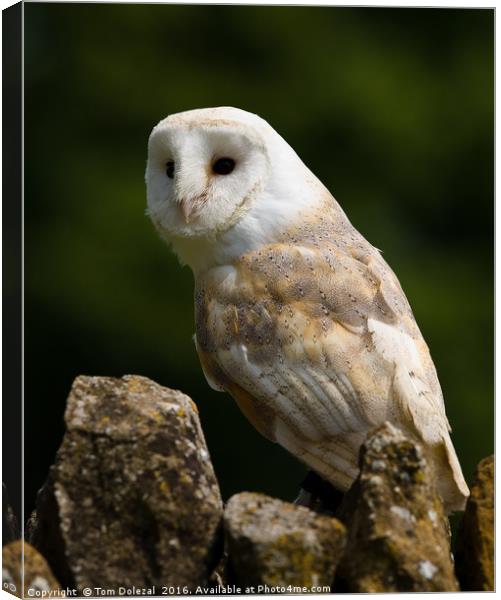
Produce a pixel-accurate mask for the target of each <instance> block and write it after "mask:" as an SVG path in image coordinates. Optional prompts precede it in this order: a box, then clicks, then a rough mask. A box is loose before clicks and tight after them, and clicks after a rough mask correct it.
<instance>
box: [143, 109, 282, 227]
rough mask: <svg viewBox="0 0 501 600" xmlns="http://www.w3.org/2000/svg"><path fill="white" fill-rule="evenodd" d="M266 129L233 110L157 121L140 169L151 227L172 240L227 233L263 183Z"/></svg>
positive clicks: (266, 161)
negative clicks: (146, 163) (144, 169)
mask: <svg viewBox="0 0 501 600" xmlns="http://www.w3.org/2000/svg"><path fill="white" fill-rule="evenodd" d="M267 129H271V128H270V127H269V126H268V125H267V123H266V122H265V121H263V120H262V119H260V118H259V117H258V116H257V115H252V114H250V113H247V112H245V111H242V110H239V109H235V108H212V109H202V110H192V111H188V112H183V113H178V114H174V115H171V116H169V117H167V118H166V119H164V120H163V121H161V122H160V123H159V124H158V125H157V126H156V127H155V128H154V129H153V131H152V133H151V136H150V140H149V145H148V165H147V169H146V184H147V197H148V213H149V215H150V217H151V218H152V220H153V222H154V223H155V225H156V226H157V228H158V229H160V230H161V231H163V232H164V233H166V234H167V235H168V234H169V233H171V234H174V235H176V236H204V235H213V234H214V233H217V232H218V231H221V230H224V229H227V228H228V227H229V226H230V225H231V223H232V222H234V221H235V220H236V219H237V218H238V215H239V213H240V212H241V211H243V210H245V208H246V205H248V204H249V203H251V202H252V198H253V196H255V195H256V193H258V191H259V190H260V189H262V187H263V186H264V185H265V183H266V180H267V174H268V172H269V168H270V157H269V154H268V147H267V146H268V145H267V143H266V140H265V138H266V137H268V136H269V132H268V131H267ZM267 134H268V136H267Z"/></svg>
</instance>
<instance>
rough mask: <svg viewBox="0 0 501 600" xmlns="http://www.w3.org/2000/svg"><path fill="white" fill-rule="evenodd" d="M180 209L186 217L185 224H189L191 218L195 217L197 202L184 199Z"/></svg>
mask: <svg viewBox="0 0 501 600" xmlns="http://www.w3.org/2000/svg"><path fill="white" fill-rule="evenodd" d="M179 208H180V209H181V213H182V215H183V217H184V221H185V223H189V222H190V220H191V218H192V217H193V213H195V209H196V202H194V201H190V200H188V199H186V198H184V199H183V200H181V202H180V203H179Z"/></svg>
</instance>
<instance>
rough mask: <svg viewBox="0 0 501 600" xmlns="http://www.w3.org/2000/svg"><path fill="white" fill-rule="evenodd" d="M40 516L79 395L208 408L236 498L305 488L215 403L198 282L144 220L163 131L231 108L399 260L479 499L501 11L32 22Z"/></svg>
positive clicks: (32, 263) (28, 206)
mask: <svg viewBox="0 0 501 600" xmlns="http://www.w3.org/2000/svg"><path fill="white" fill-rule="evenodd" d="M24 10H25V26H26V30H25V43H26V47H25V78H26V80H25V111H26V117H25V244H26V249H25V380H26V384H25V394H26V396H25V397H26V405H25V406H26V411H25V418H26V435H25V440H26V444H27V446H26V455H25V458H26V469H25V474H26V508H27V509H29V508H31V507H32V505H33V501H34V496H35V492H36V490H37V489H38V487H39V486H40V485H41V484H42V483H43V481H44V480H45V477H46V475H47V470H48V467H49V465H50V464H51V463H52V460H53V457H54V454H55V452H56V450H57V448H58V446H59V444H60V442H61V438H62V435H63V411H64V405H65V399H66V396H67V393H68V391H69V389H70V386H71V383H72V380H73V379H74V377H75V376H76V375H78V374H81V373H85V374H95V375H116V376H120V375H122V374H125V373H138V374H142V375H146V376H148V377H151V378H153V379H155V380H156V381H158V382H160V383H162V384H164V385H167V386H170V387H174V388H179V389H181V390H183V391H184V392H186V393H188V394H189V395H191V396H192V397H193V398H194V399H195V400H196V402H197V404H198V406H199V408H200V413H201V418H202V424H203V427H204V430H205V433H206V438H207V442H208V445H209V449H210V452H211V455H212V459H213V462H214V466H215V469H216V473H217V475H218V477H219V481H220V484H221V488H222V492H223V496H224V498H225V499H226V498H228V497H229V496H230V495H231V494H233V493H234V492H238V491H242V490H256V491H263V492H266V493H269V494H272V495H276V496H279V497H282V498H284V499H293V498H294V496H295V494H296V492H297V490H298V485H299V483H300V481H301V479H302V477H303V475H304V473H305V471H306V470H305V468H304V467H303V466H301V465H300V464H299V463H297V462H296V461H295V459H293V458H292V457H290V456H288V455H287V453H286V452H285V451H283V450H282V449H281V448H280V447H278V446H276V445H274V444H271V443H269V442H268V441H266V440H265V439H263V438H261V437H260V436H259V434H258V433H256V432H255V431H254V430H253V428H252V427H251V425H250V424H248V423H247V422H246V421H245V419H244V417H243V416H242V415H241V414H240V413H239V411H238V409H237V407H236V406H235V404H234V402H233V401H232V399H231V398H230V397H229V396H227V395H222V394H218V393H216V392H213V391H212V390H211V389H210V388H209V387H208V385H207V384H206V382H205V380H204V377H203V374H202V371H201V369H200V367H199V363H198V359H197V356H196V353H195V348H194V345H193V342H192V333H193V331H194V324H193V306H192V288H193V284H192V276H191V272H190V271H189V270H188V269H187V268H181V267H180V266H179V265H178V264H177V261H176V259H175V257H174V256H173V255H172V254H171V253H170V251H169V249H168V248H167V247H166V246H165V245H164V244H163V243H162V242H161V241H160V240H159V238H158V236H157V234H156V233H155V231H154V230H153V227H152V226H151V224H150V222H149V220H148V218H147V217H146V216H145V186H144V181H143V177H144V168H145V160H146V145H147V139H148V135H149V133H150V130H151V128H152V127H153V125H154V124H156V123H157V122H158V121H159V120H160V119H162V118H163V117H165V116H166V115H167V114H169V113H173V112H177V111H182V110H187V109H191V108H200V107H207V106H218V105H233V106H238V107H240V108H243V109H246V110H250V111H252V112H256V113H258V114H260V115H261V116H262V117H264V118H265V119H266V120H268V121H269V122H270V123H271V124H272V125H273V126H274V127H275V129H277V130H278V131H279V132H280V133H281V134H282V135H283V136H284V137H285V138H286V139H287V141H288V142H289V143H290V144H291V145H292V146H293V147H294V148H295V149H296V150H297V152H298V153H299V155H300V156H301V157H302V158H303V160H304V161H305V162H306V164H307V165H308V166H309V167H310V168H311V169H312V170H313V171H314V172H315V173H316V174H317V175H318V176H319V177H320V179H321V180H322V181H323V182H324V183H325V184H326V185H327V187H328V188H329V189H330V190H331V191H332V192H333V193H334V195H335V196H336V198H337V199H338V201H339V202H340V203H341V205H342V206H343V208H344V209H345V211H346V212H347V214H348V216H349V217H350V219H351V220H352V222H353V223H354V225H355V226H356V227H357V228H358V229H359V230H360V231H361V232H362V233H363V234H364V235H365V236H366V237H367V238H368V239H369V241H371V242H372V243H373V244H374V245H375V246H377V247H378V248H380V249H382V250H383V251H384V256H385V257H386V259H387V261H388V262H389V263H390V265H391V266H392V267H393V269H394V270H395V271H396V273H397V275H398V276H399V279H400V281H401V283H402V286H403V288H404V290H405V291H406V293H407V295H408V298H409V300H410V302H411V305H412V307H413V309H414V313H415V316H416V319H417V321H418V323H419V325H420V327H421V330H422V332H423V334H424V336H425V339H426V340H427V342H428V344H429V346H430V349H431V352H432V356H433V357H434V360H435V363H436V366H437V369H438V373H439V377H440V380H441V383H442V387H443V390H444V395H445V399H446V406H447V412H448V415H449V418H450V421H451V424H452V427H453V439H454V443H455V445H456V448H457V450H458V453H459V456H460V460H461V462H462V465H463V467H464V471H465V476H466V477H467V479H468V480H471V476H472V473H473V470H474V467H475V465H476V463H477V462H478V461H479V459H480V458H482V457H483V456H485V455H487V454H489V453H491V452H492V451H493V430H494V422H493V229H494V227H493V206H494V204H493V193H494V192H493V181H494V174H493V152H494V140H493V124H494V121H493V119H494V108H493V97H494V89H493V44H494V41H493V33H494V12H493V10H461V9H459V10H458V9H398V8H395V9H378V8H373V9H361V8H316V7H246V6H225V7H223V6H181V5H170V6H169V5H100V4H57V3H56V4H38V3H33V4H30V3H27V4H25V5H24Z"/></svg>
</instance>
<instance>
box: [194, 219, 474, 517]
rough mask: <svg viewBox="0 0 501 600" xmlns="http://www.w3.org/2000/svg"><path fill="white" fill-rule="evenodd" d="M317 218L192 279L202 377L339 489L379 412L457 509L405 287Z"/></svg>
mask: <svg viewBox="0 0 501 600" xmlns="http://www.w3.org/2000/svg"><path fill="white" fill-rule="evenodd" d="M327 225H328V224H326V228H325V232H324V231H323V229H322V227H319V228H318V227H317V230H316V232H315V235H313V236H312V235H311V232H309V231H306V228H307V227H308V225H304V227H303V230H301V228H299V229H298V230H297V231H295V232H293V233H291V234H290V235H289V236H287V238H284V240H283V241H282V243H276V244H271V245H268V246H264V247H262V248H260V249H259V250H257V251H253V252H250V253H248V254H245V255H243V256H241V257H240V258H239V259H238V260H237V261H235V262H234V263H233V264H231V265H226V266H219V267H215V268H212V269H211V270H209V271H207V272H206V273H205V274H204V275H202V276H200V277H198V278H197V282H196V291H195V308H196V343H197V350H198V354H199V356H200V360H201V363H202V367H203V369H204V372H205V374H206V377H207V379H208V381H209V383H210V384H211V385H212V387H214V388H216V389H223V390H227V391H228V392H229V393H230V394H231V395H232V396H233V397H234V398H235V400H236V401H237V403H238V405H239V406H240V408H241V410H242V412H243V413H244V414H245V415H246V417H247V418H248V419H249V420H250V421H251V422H252V423H253V425H254V426H255V427H256V428H257V429H258V430H259V431H260V432H261V433H262V434H263V435H265V436H266V437H268V438H269V439H271V440H273V441H276V442H279V443H280V444H282V445H283V446H285V447H286V448H287V449H288V450H289V451H290V452H292V453H293V454H295V455H296V456H298V457H299V458H300V459H302V460H303V461H304V462H305V463H306V464H308V465H309V466H310V467H311V468H313V469H315V470H316V471H317V472H318V473H319V474H321V475H323V476H324V477H325V478H326V479H328V480H329V481H331V482H332V483H333V484H334V485H336V486H338V487H340V488H342V489H347V488H348V487H349V485H350V484H351V483H352V481H353V479H354V478H355V477H356V473H357V456H358V448H359V446H360V444H361V442H362V441H363V439H364V438H365V435H366V433H367V431H368V430H369V429H371V428H373V427H375V426H377V425H379V424H381V423H383V422H384V421H387V420H388V421H391V422H392V423H394V424H396V425H398V426H400V427H402V428H403V429H404V430H406V431H407V432H408V433H410V434H411V435H415V436H416V437H417V438H418V439H420V440H421V441H422V442H424V444H423V445H424V446H425V448H426V449H427V450H428V453H429V457H430V459H431V462H432V464H433V465H434V468H435V475H436V479H437V486H438V489H439V491H440V493H441V495H442V497H443V499H444V501H445V504H446V508H448V509H449V510H455V509H460V508H462V506H463V504H464V501H465V498H466V497H467V495H468V488H467V486H466V483H465V482H464V479H463V476H462V473H461V468H460V465H459V462H458V460H457V458H456V454H455V451H454V448H453V446H452V442H451V440H450V437H449V424H448V422H447V417H446V415H445V410H444V404H443V399H442V393H441V390H440V385H439V382H438V378H437V375H436V371H435V367H434V365H433V362H432V360H431V357H430V354H429V351H428V348H427V346H426V344H425V342H424V340H423V338H422V336H421V333H420V331H419V329H418V327H417V325H416V322H415V320H414V317H413V315H412V311H411V309H410V307H409V304H408V303H407V300H406V298H405V295H404V293H403V291H402V289H401V287H400V285H399V283H398V281H397V279H396V277H395V275H394V274H393V272H392V271H391V269H390V268H389V267H388V265H387V264H386V263H385V261H384V260H383V259H382V257H381V256H380V254H379V252H378V251H377V250H376V249H375V248H373V247H372V246H371V245H370V244H369V243H368V242H367V241H366V240H365V239H364V238H363V237H362V236H360V235H359V234H358V233H357V232H356V231H355V230H353V229H352V230H350V231H348V232H344V233H345V235H343V236H339V238H336V239H332V238H333V236H332V235H330V236H329V235H328V227H327ZM305 233H306V234H308V235H305ZM331 234H332V231H331ZM311 240H313V241H311Z"/></svg>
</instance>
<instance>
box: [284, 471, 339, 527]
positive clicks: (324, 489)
mask: <svg viewBox="0 0 501 600" xmlns="http://www.w3.org/2000/svg"><path fill="white" fill-rule="evenodd" d="M343 498H344V493H343V492H341V491H340V490H338V489H336V488H335V487H334V486H333V485H332V484H330V483H329V482H328V481H326V480H325V479H323V478H322V477H320V475H318V474H317V473H315V471H308V474H307V475H306V477H305V478H304V480H303V482H302V483H301V489H300V490H299V495H298V497H297V498H296V499H295V500H294V504H297V505H299V506H306V507H307V508H310V509H311V510H314V511H315V512H318V513H322V514H327V515H331V516H332V515H334V514H335V513H336V512H337V509H338V508H339V506H340V505H341V502H342V501H343Z"/></svg>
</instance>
